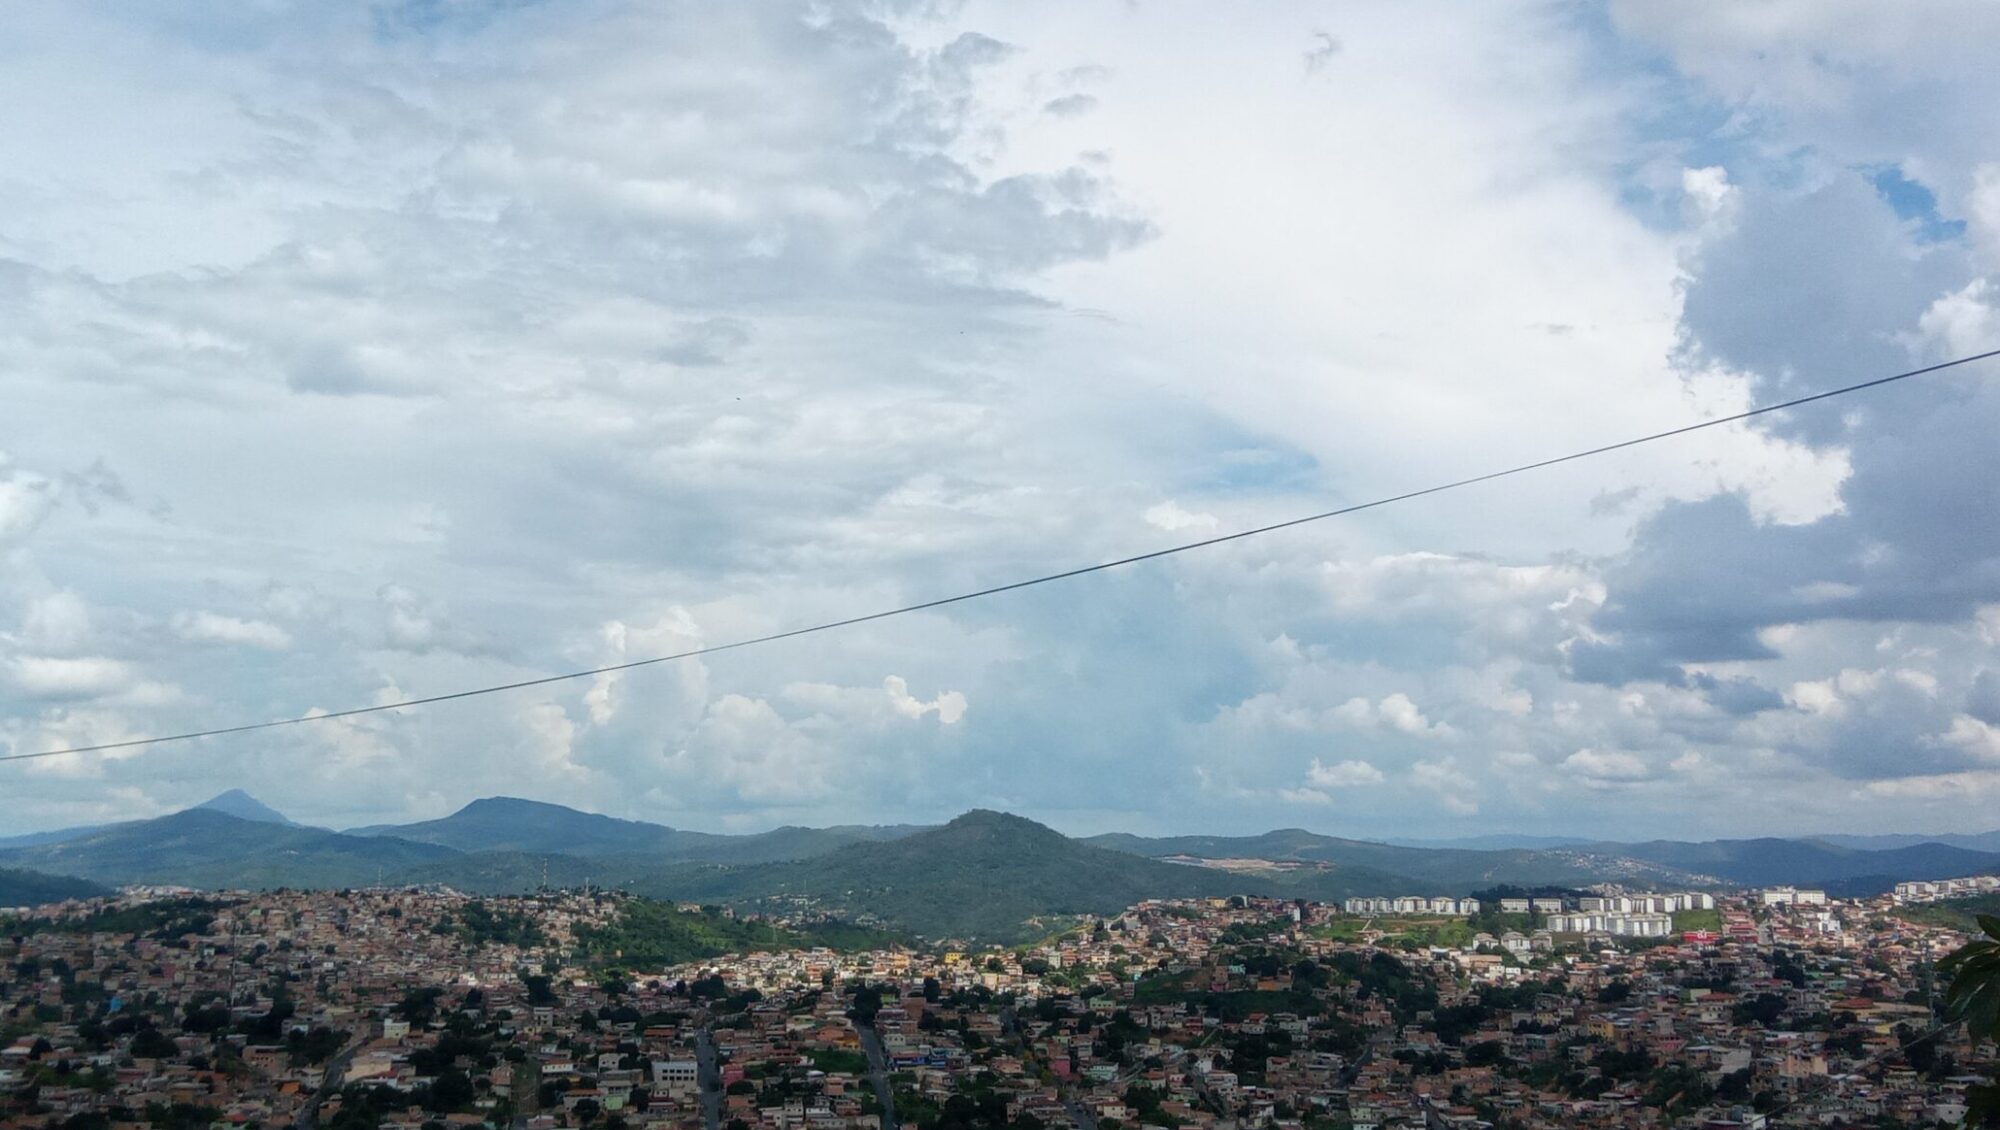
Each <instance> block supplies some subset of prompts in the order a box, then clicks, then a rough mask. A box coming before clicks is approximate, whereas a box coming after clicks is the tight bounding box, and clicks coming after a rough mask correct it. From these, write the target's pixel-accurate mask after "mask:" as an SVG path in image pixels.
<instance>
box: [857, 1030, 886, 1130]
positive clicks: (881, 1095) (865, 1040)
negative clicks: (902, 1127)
mask: <svg viewBox="0 0 2000 1130" xmlns="http://www.w3.org/2000/svg"><path fill="white" fill-rule="evenodd" d="M855 1027H856V1028H857V1029H858V1030H859V1031H860V1033H861V1049H862V1050H863V1051H865V1052H867V1053H868V1077H869V1078H870V1079H872V1080H874V1082H875V1098H876V1100H877V1101H878V1102H880V1103H881V1104H882V1130H896V1091H895V1088H893V1087H892V1086H890V1084H889V1057H888V1055H887V1054H886V1053H884V1052H883V1051H882V1038H881V1037H880V1036H877V1035H876V1034H875V1026H874V1025H872V1024H870V1025H859V1024H857V1025H855Z"/></svg>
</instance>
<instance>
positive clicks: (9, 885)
mask: <svg viewBox="0 0 2000 1130" xmlns="http://www.w3.org/2000/svg"><path fill="white" fill-rule="evenodd" d="M114 893H116V892H114V891H112V889H111V888H109V887H106V886H103V885H101V884H98V883H93V882H91V881H90V880H88V879H76V878H72V877H70V876H68V875H45V874H43V873H42V872H39V871H23V870H20V869H17V868H12V867H4V868H0V907H28V906H42V905H44V904H47V903H52V902H64V901H67V900H69V899H88V898H101V897H103V896H105V895H109V894H114Z"/></svg>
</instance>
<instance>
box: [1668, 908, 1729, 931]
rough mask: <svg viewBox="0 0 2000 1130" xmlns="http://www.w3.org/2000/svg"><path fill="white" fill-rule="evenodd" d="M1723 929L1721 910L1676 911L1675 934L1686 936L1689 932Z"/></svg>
mask: <svg viewBox="0 0 2000 1130" xmlns="http://www.w3.org/2000/svg"><path fill="white" fill-rule="evenodd" d="M1721 929H1722V912H1721V911H1719V910H1676V911H1674V933H1676V934H1685V933H1687V932H1688V931H1689V930H1711V931H1719V930H1721Z"/></svg>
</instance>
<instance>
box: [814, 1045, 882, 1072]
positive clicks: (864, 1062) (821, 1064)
mask: <svg viewBox="0 0 2000 1130" xmlns="http://www.w3.org/2000/svg"><path fill="white" fill-rule="evenodd" d="M812 1061H813V1066H814V1067H816V1068H818V1069H819V1070H821V1071H824V1072H826V1073H827V1074H829V1075H835V1074H844V1075H866V1074H867V1073H868V1057H867V1056H865V1055H862V1054H861V1053H860V1052H851V1051H843V1050H841V1049H839V1048H822V1049H820V1050H818V1051H815V1052H813V1053H812Z"/></svg>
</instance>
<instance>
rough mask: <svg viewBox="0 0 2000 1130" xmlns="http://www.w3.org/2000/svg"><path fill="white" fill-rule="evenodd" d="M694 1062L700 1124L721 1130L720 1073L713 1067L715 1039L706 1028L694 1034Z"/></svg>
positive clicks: (714, 1129)
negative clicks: (698, 1091)
mask: <svg viewBox="0 0 2000 1130" xmlns="http://www.w3.org/2000/svg"><path fill="white" fill-rule="evenodd" d="M694 1060H695V1078H696V1079H697V1080H698V1081H699V1082H700V1084H701V1118H702V1122H703V1123H704V1124H705V1125H706V1126H707V1127H708V1130H722V1071H721V1069H719V1068H718V1067H716V1065H715V1037H714V1036H713V1035H711V1034H709V1031H708V1029H706V1028H702V1029H700V1030H698V1031H696V1032H695V1034H694Z"/></svg>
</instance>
